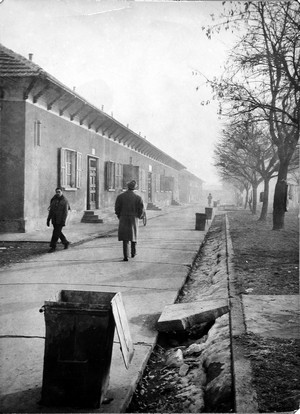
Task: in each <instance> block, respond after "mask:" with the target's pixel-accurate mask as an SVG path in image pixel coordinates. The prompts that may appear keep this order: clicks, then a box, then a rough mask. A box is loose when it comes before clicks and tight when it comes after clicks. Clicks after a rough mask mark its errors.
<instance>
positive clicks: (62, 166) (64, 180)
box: [60, 148, 67, 188]
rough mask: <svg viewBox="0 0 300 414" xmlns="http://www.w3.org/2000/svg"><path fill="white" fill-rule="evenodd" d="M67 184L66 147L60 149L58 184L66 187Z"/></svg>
mask: <svg viewBox="0 0 300 414" xmlns="http://www.w3.org/2000/svg"><path fill="white" fill-rule="evenodd" d="M66 185H67V170H66V149H65V148H61V149H60V186H61V187H63V188H64V187H66Z"/></svg>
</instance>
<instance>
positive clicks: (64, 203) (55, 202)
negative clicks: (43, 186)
mask: <svg viewBox="0 0 300 414" xmlns="http://www.w3.org/2000/svg"><path fill="white" fill-rule="evenodd" d="M68 210H69V203H68V200H67V199H66V198H65V197H64V195H63V192H62V189H61V188H60V187H58V188H56V190H55V196H54V197H53V198H52V199H51V201H50V207H49V214H48V218H47V226H48V227H49V226H50V220H51V221H52V225H53V233H52V238H51V241H50V250H49V251H48V253H53V252H54V251H55V249H56V243H57V241H58V239H60V240H61V242H62V244H63V245H64V246H65V249H67V248H68V247H69V244H70V242H68V240H67V239H66V237H65V235H64V234H63V232H62V228H63V227H64V226H65V225H66V219H67V215H68Z"/></svg>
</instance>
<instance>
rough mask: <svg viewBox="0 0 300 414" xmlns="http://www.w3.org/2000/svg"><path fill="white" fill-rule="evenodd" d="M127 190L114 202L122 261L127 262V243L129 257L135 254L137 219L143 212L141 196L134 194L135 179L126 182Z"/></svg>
mask: <svg viewBox="0 0 300 414" xmlns="http://www.w3.org/2000/svg"><path fill="white" fill-rule="evenodd" d="M127 187H128V190H127V191H125V193H122V194H119V195H118V197H117V199H116V203H115V213H116V215H117V217H118V219H119V230H118V239H119V241H123V255H124V259H123V260H124V262H128V245H129V242H131V257H135V256H136V254H137V253H136V243H137V238H138V226H139V219H140V218H142V216H143V214H144V204H143V200H142V198H141V197H140V196H139V195H137V194H135V192H134V189H135V188H136V181H135V180H132V181H130V183H128V184H127Z"/></svg>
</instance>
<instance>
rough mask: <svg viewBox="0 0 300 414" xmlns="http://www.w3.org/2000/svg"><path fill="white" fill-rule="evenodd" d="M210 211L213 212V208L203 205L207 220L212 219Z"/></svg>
mask: <svg viewBox="0 0 300 414" xmlns="http://www.w3.org/2000/svg"><path fill="white" fill-rule="evenodd" d="M212 213H213V209H212V208H211V207H205V214H206V218H207V220H211V219H212Z"/></svg>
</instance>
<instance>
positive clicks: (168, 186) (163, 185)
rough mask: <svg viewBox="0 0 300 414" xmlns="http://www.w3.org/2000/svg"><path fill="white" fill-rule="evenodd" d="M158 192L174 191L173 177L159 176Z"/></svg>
mask: <svg viewBox="0 0 300 414" xmlns="http://www.w3.org/2000/svg"><path fill="white" fill-rule="evenodd" d="M160 190H161V191H174V177H167V176H165V175H161V176H160Z"/></svg>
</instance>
